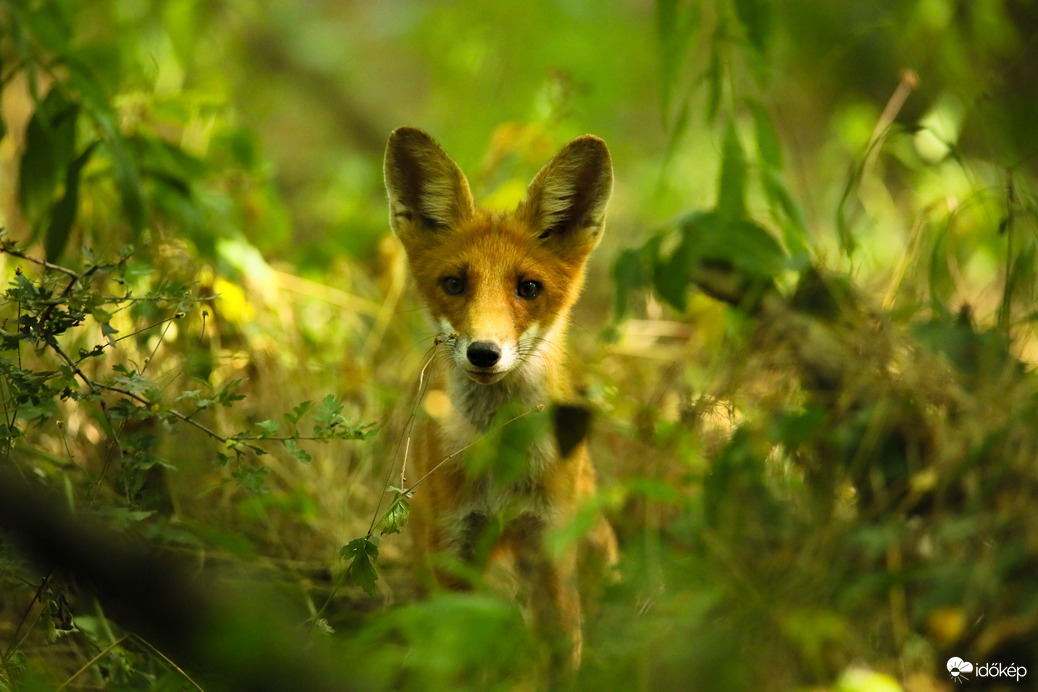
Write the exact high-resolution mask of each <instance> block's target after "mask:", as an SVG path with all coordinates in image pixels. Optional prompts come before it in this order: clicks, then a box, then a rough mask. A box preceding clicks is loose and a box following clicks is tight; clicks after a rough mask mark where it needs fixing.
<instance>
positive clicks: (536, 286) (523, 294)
mask: <svg viewBox="0 0 1038 692" xmlns="http://www.w3.org/2000/svg"><path fill="white" fill-rule="evenodd" d="M542 288H544V286H542V285H541V282H540V281H520V282H519V286H518V287H517V288H516V289H515V294H516V295H517V296H519V297H520V298H522V299H523V300H533V299H534V298H536V297H537V296H538V295H540V293H541V289H542Z"/></svg>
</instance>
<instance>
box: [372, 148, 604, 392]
mask: <svg viewBox="0 0 1038 692" xmlns="http://www.w3.org/2000/svg"><path fill="white" fill-rule="evenodd" d="M385 180H386V189H387V191H388V193H389V209H390V225H391V227H392V229H393V231H394V233H395V234H396V235H397V237H398V238H400V240H401V242H402V243H403V245H404V248H405V250H406V252H407V257H408V262H409V264H410V270H411V274H412V277H413V278H414V280H415V283H416V285H417V288H418V292H419V294H420V295H421V296H422V298H423V299H424V301H425V303H426V305H427V306H428V308H429V312H430V315H431V317H432V319H433V321H434V323H435V324H436V325H437V328H438V329H439V330H440V333H441V336H442V338H443V340H444V342H445V343H446V344H447V346H448V348H449V349H450V362H451V364H452V366H453V367H454V369H455V370H456V371H457V372H460V373H463V374H464V376H466V377H467V378H468V379H469V380H470V381H471V382H474V383H476V384H478V385H493V384H496V383H499V382H501V381H502V380H505V379H506V378H509V376H516V375H517V374H518V375H521V376H522V377H523V379H529V378H530V377H532V376H535V375H536V374H537V373H538V372H539V373H541V374H543V373H544V371H545V370H546V369H548V368H549V367H550V366H551V364H552V363H554V362H557V361H558V357H559V355H560V354H559V353H558V351H559V349H560V348H561V340H562V338H563V334H564V332H565V327H566V322H567V318H568V315H569V311H570V309H571V307H572V306H573V303H574V302H575V301H576V299H577V296H578V295H579V293H580V289H581V287H582V285H583V281H584V267H585V264H586V260H587V257H588V254H589V253H590V252H591V251H592V250H593V249H594V248H595V246H596V245H597V244H598V242H599V241H600V240H601V236H602V230H603V227H604V222H605V207H606V204H607V202H608V200H609V195H610V192H611V189H612V166H611V163H610V158H609V152H608V149H607V148H606V146H605V143H604V142H603V141H602V140H600V139H598V138H597V137H593V136H590V135H587V136H584V137H578V138H577V139H574V140H573V141H572V142H570V143H569V144H568V145H566V146H565V147H564V148H563V149H562V150H561V151H560V152H559V153H558V154H557V155H556V156H555V158H553V159H552V160H551V161H550V162H549V163H548V164H547V165H546V166H545V167H544V168H543V169H541V171H540V173H538V174H537V176H536V177H535V178H534V179H533V181H532V182H531V183H530V185H529V187H528V188H527V191H526V196H525V198H524V199H523V201H522V202H521V203H520V204H519V206H518V207H517V208H516V209H515V210H514V211H512V212H508V213H491V212H487V211H483V210H480V209H477V208H476V206H475V204H474V202H473V199H472V194H471V192H470V190H469V185H468V181H467V180H466V179H465V176H464V174H463V173H462V172H461V170H460V169H459V168H458V166H457V164H455V163H454V161H453V160H452V159H451V158H450V157H449V156H448V155H447V153H446V152H445V151H444V150H443V149H442V148H441V147H440V145H439V144H437V143H436V142H435V140H433V139H432V138H431V137H430V136H429V135H428V134H426V133H425V132H423V131H421V130H418V129H414V128H400V129H398V130H396V131H394V132H393V134H392V135H391V136H390V139H389V144H388V146H387V148H386V158H385Z"/></svg>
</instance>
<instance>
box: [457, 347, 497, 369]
mask: <svg viewBox="0 0 1038 692" xmlns="http://www.w3.org/2000/svg"><path fill="white" fill-rule="evenodd" d="M465 355H466V356H468V359H469V362H470V363H472V364H473V365H475V366H476V367H477V368H489V367H491V366H492V365H494V364H495V363H497V361H499V360H501V349H500V348H499V347H498V345H497V344H495V343H493V342H492V341H473V342H472V343H471V344H469V348H468V350H467V351H465Z"/></svg>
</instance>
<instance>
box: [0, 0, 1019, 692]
mask: <svg viewBox="0 0 1038 692" xmlns="http://www.w3.org/2000/svg"><path fill="white" fill-rule="evenodd" d="M1036 53H1038V9H1036V8H1035V7H1034V6H1033V4H1032V3H1028V2H1024V1H1023V0H991V1H990V2H967V1H963V0H883V1H881V2H871V3H841V2H829V3H823V2H814V1H811V0H789V1H787V2H781V3H779V2H774V0H702V1H696V0H657V1H656V2H655V3H650V2H646V1H644V0H627V1H624V2H611V3H577V2H567V1H563V0H532V1H531V2H527V3H524V4H523V6H522V8H521V9H520V8H517V7H514V6H511V5H508V4H505V3H480V2H475V1H474V0H463V1H461V2H453V3H430V2H418V1H408V2H398V3H364V2H332V1H331V0H315V1H313V2H308V3H275V2H269V1H268V0H220V1H218V2H208V3H203V2H198V1H197V0H155V1H153V2H140V3H132V2H120V1H118V0H92V1H91V2H89V3H88V2H86V1H85V0H0V226H3V227H4V228H5V230H4V235H3V238H2V241H0V242H2V248H0V249H2V254H0V267H2V268H3V271H4V275H5V277H6V282H7V285H6V287H5V289H4V294H3V297H2V298H0V330H2V331H0V373H2V377H0V398H2V401H3V406H2V408H0V410H2V412H3V420H2V421H0V451H2V457H0V466H2V469H0V470H2V471H3V473H4V474H7V473H13V474H15V476H4V477H5V478H13V477H16V478H18V479H21V480H24V479H31V482H30V483H29V484H28V485H27V486H26V487H27V488H36V489H38V491H39V495H38V497H37V495H36V494H35V492H36V491H32V492H33V494H32V495H31V497H32V499H33V501H34V504H33V505H32V506H33V508H35V511H38V512H39V514H38V515H29V514H27V515H26V516H27V517H29V518H30V519H31V521H29V520H28V519H27V523H28V524H29V526H28V527H23V528H22V529H19V530H14V529H13V528H11V525H8V526H7V529H6V530H5V532H4V533H0V594H2V597H0V689H12V690H36V689H40V690H44V689H47V690H50V689H55V688H58V687H59V686H63V688H65V689H119V690H122V689H126V690H129V689H169V690H179V689H206V690H212V689H236V688H238V689H244V688H245V687H248V688H249V689H259V687H256V685H265V686H266V687H265V688H266V689H287V688H290V687H291V681H294V682H295V683H297V684H301V683H300V681H301V680H303V679H304V678H301V677H293V676H298V675H302V673H299V672H298V671H300V670H303V669H306V670H308V671H310V674H311V675H312V679H311V678H306V680H307V683H306V684H307V685H309V686H310V687H311V688H313V689H321V688H323V686H327V687H328V688H329V689H336V688H338V689H352V688H359V689H414V690H430V689H450V690H465V689H480V690H485V689H516V688H517V687H518V688H522V686H523V685H525V686H526V687H527V688H536V687H537V686H538V684H539V678H540V676H541V674H542V672H543V671H541V670H540V665H541V664H540V656H539V653H538V644H537V642H534V641H532V639H531V637H530V635H529V633H528V632H527V631H526V629H525V627H524V626H523V625H522V622H523V618H522V614H521V613H520V612H519V611H518V609H517V608H516V607H515V606H514V605H513V604H512V603H511V602H510V601H508V600H507V599H505V598H503V597H502V596H500V595H499V594H497V593H496V592H495V591H494V590H492V589H490V588H489V587H488V588H485V589H482V588H481V589H476V591H475V592H473V593H470V594H436V595H433V596H432V597H430V598H428V599H425V600H417V599H415V598H414V595H415V592H416V585H415V584H414V580H413V578H412V576H411V573H410V571H409V568H408V562H407V554H408V552H409V550H410V547H409V542H408V539H407V537H406V533H407V531H406V527H405V524H406V519H407V509H408V500H409V497H410V496H411V494H412V493H414V492H421V487H420V481H419V483H418V484H416V483H415V481H416V480H418V479H406V478H403V477H402V476H403V475H405V474H404V473H403V472H402V470H401V464H402V460H403V459H404V457H405V455H406V451H407V430H408V429H409V422H410V421H411V420H413V418H414V415H415V411H416V410H417V407H418V405H419V402H418V399H419V397H420V395H421V393H422V391H423V386H424V382H423V380H422V377H421V374H420V373H422V372H423V368H424V365H425V364H426V363H427V361H426V360H425V358H426V353H427V351H426V349H427V348H428V347H429V345H430V343H429V341H428V339H427V336H428V335H427V331H426V330H425V329H423V326H422V322H421V311H420V310H419V309H418V308H419V306H418V304H417V303H416V302H414V301H413V300H411V299H409V298H405V297H404V296H405V290H404V284H405V282H404V265H403V258H402V254H401V252H400V251H399V249H398V247H397V246H396V245H395V243H394V242H393V241H392V240H391V239H388V238H387V237H386V236H387V224H386V221H385V217H386V210H385V203H384V192H383V189H382V180H381V156H382V151H383V147H384V145H385V138H386V136H387V135H388V133H389V132H390V131H391V130H392V129H393V128H394V127H396V126H398V125H402V124H412V125H418V126H421V127H423V128H424V129H427V130H429V131H430V132H432V133H433V134H434V135H435V136H436V137H437V138H438V139H439V140H440V141H441V142H442V143H443V144H444V146H445V148H446V149H447V150H448V151H450V152H452V154H453V155H454V156H455V157H456V158H457V160H458V162H459V163H460V164H461V166H462V168H463V169H464V170H466V171H467V172H469V173H470V180H471V182H472V184H473V187H474V190H475V192H476V196H477V198H478V199H482V200H485V201H486V203H487V204H488V205H490V206H494V207H506V206H509V205H512V204H514V203H515V202H516V201H517V200H518V199H519V198H520V197H521V195H522V192H523V190H524V188H525V184H526V182H527V181H528V180H529V178H530V176H531V175H532V174H533V173H535V172H536V170H537V168H538V167H539V166H540V165H541V164H543V162H544V161H545V160H547V158H548V157H549V156H550V155H551V154H552V153H553V152H554V151H555V150H556V149H557V147H558V146H559V145H561V144H562V143H564V142H565V141H567V140H568V139H569V138H570V137H572V136H574V135H577V134H582V133H584V132H594V133H596V134H598V135H599V136H601V137H603V138H604V139H605V140H606V141H607V142H608V143H609V146H610V148H611V151H612V153H613V158H614V165H615V167H616V178H617V185H616V190H615V192H614V197H613V201H612V203H611V209H610V210H611V219H610V230H609V232H608V233H607V234H606V239H605V240H604V242H603V245H602V247H601V248H600V249H599V250H598V251H597V252H596V254H595V256H594V259H593V266H592V267H591V271H590V277H589V282H588V287H587V290H586V295H585V297H584V299H583V300H582V303H581V307H580V309H579V310H578V312H577V314H576V315H575V322H576V325H575V328H574V329H573V330H572V332H573V333H572V335H571V340H572V342H573V343H572V347H573V350H574V351H576V352H577V353H578V354H579V355H580V356H581V357H580V358H578V359H575V360H574V362H575V363H576V365H575V367H577V369H578V373H579V375H580V377H581V378H582V379H583V381H584V382H585V383H586V385H587V394H588V396H589V398H590V399H591V401H592V402H593V404H594V405H595V407H596V408H597V415H596V424H595V426H594V432H593V434H592V441H593V449H594V451H593V455H594V458H595V460H596V464H597V465H598V466H599V468H600V475H601V476H602V483H601V485H602V488H601V493H600V497H598V498H596V500H595V503H594V507H593V508H589V511H590V509H598V508H601V509H604V510H605V511H606V513H607V514H608V515H609V516H610V518H611V520H612V521H613V523H614V524H615V525H616V528H617V531H618V534H619V536H620V539H621V544H622V552H623V562H622V565H621V568H622V569H621V571H622V577H623V578H622V580H621V581H620V582H619V583H618V584H616V585H614V586H612V587H611V588H610V589H608V590H607V592H606V593H605V595H604V596H603V598H602V599H601V602H600V603H599V604H598V608H597V609H596V610H593V611H592V612H591V613H590V614H588V616H587V618H586V623H585V630H586V636H585V652H584V665H583V668H582V670H581V672H580V676H579V678H578V680H577V681H576V683H575V686H576V688H578V689H606V690H608V689H625V690H629V689H634V690H656V689H671V688H677V689H689V688H692V689H710V690H741V689H763V690H772V689H774V690H839V691H841V692H842V691H851V690H853V691H859V690H860V691H863V692H864V691H872V690H898V689H900V690H905V691H906V692H922V691H924V690H942V689H951V688H952V685H953V684H954V683H953V681H952V678H951V677H950V675H948V673H947V671H946V669H945V662H946V661H948V659H949V658H951V657H953V656H958V657H962V658H965V659H966V660H969V661H974V662H978V663H984V662H996V661H998V662H1001V663H1002V664H1004V665H1007V666H1008V665H1011V664H1013V665H1016V666H1024V667H1026V668H1027V669H1028V671H1029V672H1028V677H1033V676H1034V675H1038V660H1036V658H1035V648H1034V645H1033V643H1034V641H1038V597H1036V592H1035V589H1034V578H1035V573H1036V569H1038V544H1036V542H1035V536H1038V526H1036V525H1035V522H1036V519H1035V513H1034V511H1033V507H1034V504H1035V502H1036V501H1038V471H1036V470H1035V469H1036V465H1035V460H1036V459H1035V457H1036V452H1038V449H1036V447H1038V437H1036V436H1035V432H1034V431H1035V429H1036V420H1038V380H1036V376H1035V373H1034V365H1035V363H1036V362H1038V342H1036V335H1035V322H1036V316H1038V312H1036V310H1035V305H1036V304H1038V300H1036V298H1038V296H1036V290H1038V269H1036V262H1035V254H1036V246H1038V223H1036V221H1038V214H1036V210H1038V203H1036V197H1035V189H1036V186H1035V175H1036V172H1038V171H1036V156H1035V155H1036V153H1038V131H1036V130H1035V128H1034V127H1033V122H1032V121H1033V117H1034V99H1033V98H1032V97H1031V92H1032V91H1033V87H1032V85H1033V84H1034V82H1035V78H1036V75H1035V74H1034V72H1035V70H1036V69H1038V67H1036V66H1038V55H1036ZM610 306H611V310H610ZM610 314H611V317H610ZM369 421H376V423H374V424H372V423H369ZM527 422H529V421H527ZM376 429H377V430H378V431H379V434H378V435H375V434H374V433H375V431H376ZM531 430H532V428H529V426H526V425H515V426H511V427H508V426H506V427H504V428H501V429H499V430H498V429H495V431H494V435H492V436H488V438H487V439H485V440H483V441H481V443H480V445H479V449H477V450H474V451H473V454H474V455H475V457H476V458H477V460H478V459H479V458H481V457H480V454H484V455H485V454H488V453H490V451H493V450H494V449H495V448H498V447H502V446H512V445H514V446H515V447H516V448H522V446H523V445H524V444H525V438H527V437H528V436H529V435H531V434H534V433H532V432H531ZM481 450H482V451H481ZM506 456H507V455H506ZM488 459H489V458H488ZM21 480H19V482H21ZM408 483H410V484H411V485H408ZM19 487H20V486H19ZM26 492H29V491H26ZM27 511H28V510H27ZM588 516H590V515H585V514H582V515H581V516H580V517H578V519H577V521H576V524H577V525H576V526H574V527H571V528H569V529H567V530H566V531H564V532H562V535H560V536H553V537H551V540H552V541H553V542H559V541H566V540H573V539H574V536H576V535H579V534H580V532H581V531H583V530H586V525H587V517H588ZM48 517H52V518H54V521H55V522H57V523H56V524H55V526H57V527H58V529H60V528H62V527H66V528H67V529H68V532H69V533H70V534H74V531H73V528H74V526H76V525H78V523H79V521H80V519H81V520H82V522H83V523H84V526H86V525H89V526H92V527H97V528H96V531H95V530H94V529H91V530H90V532H88V533H86V534H84V535H85V536H86V538H84V540H87V539H89V540H90V541H97V542H98V543H97V545H99V546H101V548H102V549H99V550H98V551H94V553H96V554H97V555H100V556H102V557H101V558H95V559H93V560H91V558H90V557H89V556H87V557H82V558H78V557H76V558H75V559H73V557H69V556H66V557H65V562H67V561H69V560H72V563H71V564H65V562H63V561H62V560H58V559H57V558H54V557H53V556H52V557H51V558H41V557H40V554H41V551H40V550H39V549H38V548H39V547H40V546H39V545H37V546H36V548H37V549H36V550H34V549H33V545H32V541H31V540H30V541H29V543H30V544H29V545H26V540H27V539H26V537H27V536H30V537H31V536H34V535H35V536H36V537H37V541H36V543H45V542H46V541H44V540H43V539H42V538H40V536H45V535H48V534H47V533H46V531H45V530H44V529H45V528H46V524H47V522H46V519H47V518H48ZM62 517H73V518H72V519H68V518H63V519H61V521H60V522H59V521H58V519H59V518H62ZM77 518H79V519H77ZM62 522H64V523H62ZM401 529H403V532H401ZM34 531H35V533H34ZM57 533H61V532H60V531H58V532H57ZM76 535H78V534H76ZM19 537H21V539H22V542H21V543H19V542H18V538H19ZM127 537H130V539H129V540H130V543H129V544H128V547H127V546H125V545H124V544H123V543H120V542H119V541H123V540H124V539H126V538H127ZM109 542H111V545H112V546H115V545H118V546H123V547H120V548H119V550H118V551H117V550H115V548H112V551H109V552H106V551H105V550H104V549H103V548H104V547H105V546H108V545H109ZM553 544H554V543H553ZM55 545H57V544H55ZM142 546H149V549H150V550H157V551H158V552H159V554H161V555H162V556H163V559H165V558H169V559H171V560H173V561H174V562H175V563H176V564H178V565H179V566H180V567H181V568H184V569H182V570H180V571H178V572H177V574H180V573H181V572H184V573H187V572H189V571H193V573H194V576H192V577H184V583H183V584H181V583H180V582H171V583H168V584H166V586H165V587H163V588H171V589H174V590H176V589H181V588H183V589H185V593H187V594H188V595H191V598H190V599H188V600H187V601H185V602H191V603H205V604H207V605H206V606H205V607H206V608H207V609H209V608H211V610H206V613H207V618H199V619H200V620H205V621H206V622H207V623H208V624H198V623H195V624H194V626H195V627H199V628H202V629H203V630H205V631H203V632H199V633H198V635H199V636H198V637H197V638H195V641H196V642H206V644H205V645H204V648H205V651H204V652H199V651H198V650H197V649H194V650H193V649H191V648H190V647H187V646H184V645H183V640H178V639H177V638H176V637H167V638H163V635H162V634H161V633H160V634H158V635H155V636H157V637H158V639H156V640H154V641H153V640H152V638H153V637H152V635H150V634H146V633H148V632H149V630H148V622H147V619H146V616H147V613H145V614H144V615H143V616H142V615H141V614H138V615H137V619H135V618H134V617H133V616H132V615H131V616H130V617H125V614H124V611H121V610H120V607H119V605H120V602H121V601H120V594H119V592H120V589H121V587H120V582H119V581H118V579H115V578H113V580H110V581H109V582H105V581H104V580H103V579H100V578H95V577H96V575H97V574H103V571H102V572H97V570H99V569H101V568H103V567H104V566H105V565H103V564H98V563H103V562H104V559H102V558H104V556H111V555H121V556H125V557H126V559H127V560H130V561H131V562H133V564H137V561H138V560H139V562H140V564H141V565H147V564H149V559H150V558H148V557H146V556H143V557H142V556H141V554H139V552H138V550H140V549H141V548H142ZM109 547H110V546H109ZM44 554H46V553H45V551H44ZM70 555H73V554H72V553H70ZM77 555H78V553H77ZM336 555H338V557H339V560H338V561H337V560H336ZM30 558H33V559H30ZM47 559H49V560H51V562H50V563H47ZM76 559H78V560H80V562H79V563H78V564H77V563H76V562H75V560H76ZM41 560H43V562H42V563H41ZM161 564H165V563H161ZM57 566H60V569H52V568H54V567H57ZM109 567H110V565H109ZM188 567H190V570H189V569H188ZM142 574H151V573H150V572H147V571H144V572H142ZM88 575H94V576H91V577H90V578H87V576H88ZM105 583H108V584H109V586H108V587H107V590H106V587H105V586H104V584H105ZM163 583H165V582H163ZM113 585H114V586H113ZM155 588H156V589H159V586H156V587H155ZM196 591H197V592H198V593H197V594H196V593H195V592H196ZM192 594H193V595H192ZM195 596H197V599H195ZM202 596H204V598H203V597H202ZM193 599H194V600H193ZM125 604H126V601H123V605H124V606H125ZM256 604H264V608H265V607H266V606H268V605H269V606H271V609H272V610H274V611H277V612H278V613H282V612H284V613H285V614H284V616H283V617H282V616H281V615H278V618H281V619H278V618H271V619H270V620H269V621H265V620H264V618H265V617H266V612H267V611H266V610H263V612H258V610H260V608H259V606H257V605H256ZM141 617H144V618H145V619H144V620H143V621H142V620H141V619H140V618H141ZM285 623H289V624H285ZM151 624H152V625H153V626H154V625H155V622H152V623H151ZM188 639H191V638H190V637H189V638H188ZM307 639H308V640H309V645H308V646H307V647H305V648H304V647H302V646H300V642H299V641H298V640H307ZM320 661H334V662H335V664H334V665H333V664H329V665H327V666H326V667H323V666H322V664H321V663H320ZM342 661H348V664H346V665H342V664H341V662H342ZM304 662H305V664H304ZM249 670H251V671H252V677H251V678H250V677H247V676H246V675H245V673H243V672H242V671H249ZM257 671H261V672H257ZM239 673H240V674H239ZM336 676H338V677H336ZM245 681H249V682H245ZM329 681H331V682H329ZM980 682H981V681H977V680H974V681H971V682H970V684H979V683H980ZM984 684H985V685H987V686H986V687H985V689H1007V690H1008V689H1026V688H1027V686H1028V683H1027V682H1026V680H1025V681H1023V682H1019V683H1018V682H1017V681H1015V680H1013V681H984ZM1000 685H1001V686H1000ZM243 686H245V687H243Z"/></svg>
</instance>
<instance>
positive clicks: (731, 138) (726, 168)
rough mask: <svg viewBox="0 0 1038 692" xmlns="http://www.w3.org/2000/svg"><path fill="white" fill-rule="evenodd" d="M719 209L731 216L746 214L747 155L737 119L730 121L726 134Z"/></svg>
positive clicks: (725, 214)
mask: <svg viewBox="0 0 1038 692" xmlns="http://www.w3.org/2000/svg"><path fill="white" fill-rule="evenodd" d="M717 211H718V212H720V213H721V214H722V215H724V216H728V217H731V218H737V217H742V216H744V215H745V214H746V156H745V154H744V153H743V150H742V145H740V144H739V135H738V133H736V131H735V121H733V120H730V121H729V122H728V129H727V130H726V131H725V135H724V146H723V148H722V150H721V176H720V180H719V181H718V190H717Z"/></svg>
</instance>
